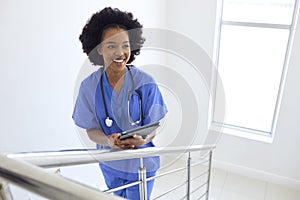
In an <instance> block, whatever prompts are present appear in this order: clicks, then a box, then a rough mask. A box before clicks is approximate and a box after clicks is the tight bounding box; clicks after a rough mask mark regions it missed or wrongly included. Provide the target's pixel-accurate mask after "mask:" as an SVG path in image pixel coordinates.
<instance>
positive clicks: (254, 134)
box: [211, 0, 299, 143]
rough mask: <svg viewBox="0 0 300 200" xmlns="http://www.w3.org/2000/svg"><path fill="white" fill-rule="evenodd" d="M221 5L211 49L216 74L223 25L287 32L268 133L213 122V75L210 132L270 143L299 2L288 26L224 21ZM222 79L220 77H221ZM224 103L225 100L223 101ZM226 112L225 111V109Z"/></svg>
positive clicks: (219, 2) (274, 127)
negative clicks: (214, 131) (219, 132)
mask: <svg viewBox="0 0 300 200" xmlns="http://www.w3.org/2000/svg"><path fill="white" fill-rule="evenodd" d="M223 4H224V0H219V1H218V6H217V15H216V16H217V17H216V26H215V38H214V48H213V61H214V63H215V66H216V71H217V72H218V68H219V53H220V41H221V36H222V33H221V32H222V31H221V30H222V26H223V25H229V26H244V27H247V26H248V27H257V28H275V29H287V30H289V36H288V42H287V47H286V51H285V56H284V63H283V67H282V73H281V78H280V83H279V88H278V92H277V98H276V104H275V109H274V112H273V119H272V125H271V130H270V132H266V131H262V130H256V129H251V128H246V127H241V126H238V125H234V124H226V123H224V122H218V121H215V120H214V113H215V102H216V93H217V88H216V87H217V81H218V79H217V74H215V77H214V80H215V81H214V83H213V88H214V94H213V95H212V96H213V97H212V98H213V105H212V113H211V114H212V117H211V126H212V130H218V131H220V128H221V132H222V133H225V134H229V135H234V136H238V137H242V138H247V139H252V140H256V141H262V142H267V143H272V142H273V140H274V136H275V131H276V125H277V122H278V116H279V110H280V106H281V101H282V96H283V90H284V85H285V81H286V75H287V70H288V65H289V61H290V55H291V49H292V45H293V41H294V35H295V27H296V24H297V21H298V15H299V0H295V4H294V9H293V14H292V20H291V24H290V25H285V24H270V23H256V22H255V23H254V22H241V21H226V20H223V19H222V14H223ZM221 78H222V77H221ZM225 101H226V99H225ZM225 110H226V109H225Z"/></svg>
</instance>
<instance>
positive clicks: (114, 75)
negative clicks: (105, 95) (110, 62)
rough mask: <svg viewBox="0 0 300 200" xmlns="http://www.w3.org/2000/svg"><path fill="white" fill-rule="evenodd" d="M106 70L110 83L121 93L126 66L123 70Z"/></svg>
mask: <svg viewBox="0 0 300 200" xmlns="http://www.w3.org/2000/svg"><path fill="white" fill-rule="evenodd" d="M105 72H106V77H107V80H108V83H109V85H110V86H111V87H112V88H113V89H114V90H115V91H116V92H117V93H119V92H120V90H121V88H122V87H123V84H124V77H125V76H124V74H125V73H126V68H124V70H121V71H114V70H113V69H110V68H107V69H106V71H105Z"/></svg>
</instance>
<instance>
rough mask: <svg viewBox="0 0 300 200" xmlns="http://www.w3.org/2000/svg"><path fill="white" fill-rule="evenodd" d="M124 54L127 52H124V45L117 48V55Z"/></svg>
mask: <svg viewBox="0 0 300 200" xmlns="http://www.w3.org/2000/svg"><path fill="white" fill-rule="evenodd" d="M124 54H125V52H124V50H123V49H122V47H118V48H116V51H115V55H116V56H118V57H120V56H122V55H124Z"/></svg>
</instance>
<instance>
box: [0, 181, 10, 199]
mask: <svg viewBox="0 0 300 200" xmlns="http://www.w3.org/2000/svg"><path fill="white" fill-rule="evenodd" d="M0 200H13V196H12V194H11V191H10V188H9V185H8V183H7V182H4V181H2V180H1V179H0Z"/></svg>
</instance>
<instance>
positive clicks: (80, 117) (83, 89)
mask: <svg viewBox="0 0 300 200" xmlns="http://www.w3.org/2000/svg"><path fill="white" fill-rule="evenodd" d="M91 88H93V87H88V86H87V85H86V84H84V82H83V83H82V84H81V85H80V89H79V93H78V96H77V100H76V104H75V107H74V111H73V116H72V118H73V120H74V122H75V124H76V125H77V126H79V127H81V128H84V129H87V130H89V129H95V128H97V129H100V126H99V123H98V121H97V118H96V114H95V91H94V90H91Z"/></svg>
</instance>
